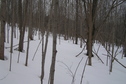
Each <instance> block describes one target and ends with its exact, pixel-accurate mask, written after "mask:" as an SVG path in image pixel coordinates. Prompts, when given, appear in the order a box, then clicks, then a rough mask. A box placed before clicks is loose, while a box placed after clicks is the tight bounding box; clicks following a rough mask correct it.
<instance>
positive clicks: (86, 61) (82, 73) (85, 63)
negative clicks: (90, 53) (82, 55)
mask: <svg viewBox="0 0 126 84" xmlns="http://www.w3.org/2000/svg"><path fill="white" fill-rule="evenodd" d="M87 61H88V58H87V59H86V62H85V65H84V69H83V72H82V75H81V81H80V84H82V82H83V77H84V72H85V69H86V65H87Z"/></svg>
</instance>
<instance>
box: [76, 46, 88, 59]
mask: <svg viewBox="0 0 126 84" xmlns="http://www.w3.org/2000/svg"><path fill="white" fill-rule="evenodd" d="M85 46H86V45H84V47H83V49H82V51H81V52H80V53H79V54H77V55H76V57H78V56H79V55H80V54H81V53H82V52H83V51H84V49H85Z"/></svg>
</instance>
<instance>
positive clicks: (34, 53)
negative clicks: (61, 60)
mask: <svg viewBox="0 0 126 84" xmlns="http://www.w3.org/2000/svg"><path fill="white" fill-rule="evenodd" d="M41 41H42V40H40V42H39V44H38V46H37V49H36V51H35V53H34V56H33V58H32V61H33V60H34V58H35V55H36V53H37V51H38V48H39V45H40V43H41Z"/></svg>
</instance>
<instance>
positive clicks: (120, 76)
mask: <svg viewBox="0 0 126 84" xmlns="http://www.w3.org/2000/svg"><path fill="white" fill-rule="evenodd" d="M26 39H27V33H26V35H25V40H26ZM34 39H35V41H31V42H30V51H29V61H28V67H26V66H24V64H25V58H26V52H24V53H21V54H20V62H19V63H17V59H18V51H16V50H14V52H13V58H12V71H11V72H10V71H9V62H10V60H9V59H10V57H9V56H10V54H9V51H10V48H7V49H6V48H5V56H6V58H7V60H5V61H2V60H0V84H40V83H41V82H40V74H41V45H40V47H39V49H38V51H37V54H36V56H35V58H34V61H32V58H33V55H34V53H35V50H36V48H37V46H38V44H39V42H40V40H38V37H37V36H35V37H34ZM16 44H18V39H16V38H15V39H14V45H16ZM5 46H6V47H9V46H10V44H7V43H5ZM24 46H25V47H24V50H25V51H26V47H27V43H24ZM98 46H99V44H95V45H94V48H95V49H96V50H97V48H98ZM17 47H18V46H16V47H14V48H17ZM57 50H58V52H57V59H56V70H55V81H54V82H55V83H54V84H71V82H72V76H71V73H73V74H74V72H75V70H76V67H77V65H78V63H79V62H80V60H81V59H82V58H83V60H82V62H81V63H80V66H79V68H78V70H77V73H76V75H75V82H74V84H80V80H81V74H82V71H83V67H84V65H85V61H86V59H87V56H85V55H84V53H85V51H84V52H83V53H82V54H81V55H80V56H78V57H75V56H76V55H77V54H78V53H79V52H80V51H81V50H82V49H81V48H80V47H79V45H75V44H73V43H72V41H64V40H63V38H61V43H60V44H59V39H57ZM102 54H106V51H105V50H104V48H103V47H102V46H101V47H100V51H99V56H100V57H101V59H102V60H103V61H104V63H105V64H102V63H101V61H100V60H98V58H97V57H96V56H95V57H93V59H92V63H93V65H92V66H88V65H87V66H86V70H85V73H84V78H83V84H126V69H125V68H123V67H122V66H120V65H119V64H118V63H117V62H114V64H113V72H112V73H110V74H109V67H108V66H106V56H104V55H102ZM51 56H52V36H51V35H50V36H49V43H48V50H47V56H46V63H45V77H44V84H48V77H49V69H50V63H51ZM118 60H119V61H120V62H122V63H123V64H124V65H126V58H123V59H121V53H120V54H119V56H118ZM65 64H66V65H67V67H66V65H65ZM68 67H69V69H70V70H68ZM70 71H71V73H70Z"/></svg>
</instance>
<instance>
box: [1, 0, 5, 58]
mask: <svg viewBox="0 0 126 84" xmlns="http://www.w3.org/2000/svg"><path fill="white" fill-rule="evenodd" d="M5 10H6V0H1V12H0V59H1V60H4V37H5V30H4V29H5V15H6V14H5V12H6V11H5Z"/></svg>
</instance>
